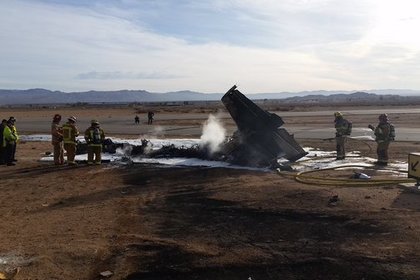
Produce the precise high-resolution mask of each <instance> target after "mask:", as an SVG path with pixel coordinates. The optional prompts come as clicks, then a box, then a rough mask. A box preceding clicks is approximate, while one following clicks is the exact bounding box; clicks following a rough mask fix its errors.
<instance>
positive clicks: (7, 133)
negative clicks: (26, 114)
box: [3, 119, 17, 166]
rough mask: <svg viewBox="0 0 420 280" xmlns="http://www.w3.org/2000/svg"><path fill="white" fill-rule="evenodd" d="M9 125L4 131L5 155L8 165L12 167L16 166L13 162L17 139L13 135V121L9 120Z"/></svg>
mask: <svg viewBox="0 0 420 280" xmlns="http://www.w3.org/2000/svg"><path fill="white" fill-rule="evenodd" d="M6 124H7V125H6V126H5V127H4V130H3V153H4V161H5V163H6V165H8V166H12V165H15V163H14V162H13V150H14V149H15V146H16V141H17V137H16V135H15V134H14V133H13V126H14V125H13V121H12V120H11V119H9V120H8V121H7V123H6Z"/></svg>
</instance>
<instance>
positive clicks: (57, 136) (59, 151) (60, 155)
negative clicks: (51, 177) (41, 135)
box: [51, 114, 64, 165]
mask: <svg viewBox="0 0 420 280" xmlns="http://www.w3.org/2000/svg"><path fill="white" fill-rule="evenodd" d="M60 121H61V115H60V114H55V115H54V117H53V120H52V123H51V144H52V145H53V147H54V164H55V165H62V164H64V145H63V128H62V127H61V126H60Z"/></svg>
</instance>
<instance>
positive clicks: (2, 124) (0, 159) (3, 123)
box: [0, 119, 7, 165]
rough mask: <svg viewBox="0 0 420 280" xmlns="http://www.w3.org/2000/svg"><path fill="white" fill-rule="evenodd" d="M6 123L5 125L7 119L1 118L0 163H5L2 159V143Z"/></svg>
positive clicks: (3, 156) (3, 154) (3, 155)
mask: <svg viewBox="0 0 420 280" xmlns="http://www.w3.org/2000/svg"><path fill="white" fill-rule="evenodd" d="M6 125H7V120H6V119H3V120H2V121H1V124H0V165H1V164H5V160H4V158H5V153H4V148H3V143H4V139H3V131H4V129H5V128H6Z"/></svg>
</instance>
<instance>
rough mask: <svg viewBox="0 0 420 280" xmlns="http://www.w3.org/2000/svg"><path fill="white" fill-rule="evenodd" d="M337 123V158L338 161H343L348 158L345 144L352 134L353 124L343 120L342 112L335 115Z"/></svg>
mask: <svg viewBox="0 0 420 280" xmlns="http://www.w3.org/2000/svg"><path fill="white" fill-rule="evenodd" d="M334 118H335V119H334V123H335V142H336V150H337V157H336V160H342V159H345V158H346V151H345V147H344V145H345V143H346V137H347V136H349V135H350V134H351V129H352V123H351V122H349V121H348V120H346V119H345V118H343V114H342V113H341V112H335V113H334Z"/></svg>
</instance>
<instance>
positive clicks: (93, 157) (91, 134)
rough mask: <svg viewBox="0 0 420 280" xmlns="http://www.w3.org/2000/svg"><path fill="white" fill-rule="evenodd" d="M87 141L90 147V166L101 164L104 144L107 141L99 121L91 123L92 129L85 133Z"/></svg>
mask: <svg viewBox="0 0 420 280" xmlns="http://www.w3.org/2000/svg"><path fill="white" fill-rule="evenodd" d="M85 140H86V143H87V145H88V164H93V162H95V164H101V160H102V158H101V153H102V144H103V142H104V140H105V133H104V131H103V130H102V128H100V126H99V122H98V121H97V120H92V121H91V122H90V127H89V128H88V129H86V131H85Z"/></svg>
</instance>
